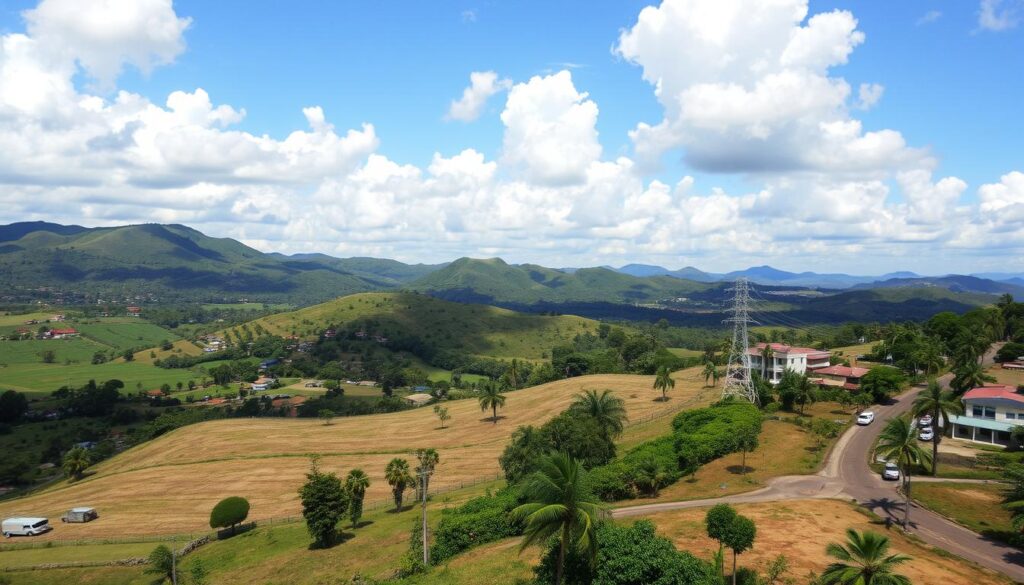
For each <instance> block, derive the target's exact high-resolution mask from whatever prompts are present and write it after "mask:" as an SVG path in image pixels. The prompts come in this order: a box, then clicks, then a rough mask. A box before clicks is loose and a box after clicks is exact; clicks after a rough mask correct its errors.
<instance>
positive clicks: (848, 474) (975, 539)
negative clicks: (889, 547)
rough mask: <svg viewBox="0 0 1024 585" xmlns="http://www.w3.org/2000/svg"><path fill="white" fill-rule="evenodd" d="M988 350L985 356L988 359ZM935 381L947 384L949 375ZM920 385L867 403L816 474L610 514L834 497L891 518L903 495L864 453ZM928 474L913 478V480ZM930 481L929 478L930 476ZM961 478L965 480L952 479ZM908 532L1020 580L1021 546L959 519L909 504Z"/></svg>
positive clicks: (897, 516)
mask: <svg viewBox="0 0 1024 585" xmlns="http://www.w3.org/2000/svg"><path fill="white" fill-rule="evenodd" d="M992 354H993V352H989V355H987V356H986V359H989V360H990V359H991V356H992ZM940 381H941V382H942V383H943V384H948V382H949V377H948V376H946V377H944V378H942V379H940ZM920 390H921V389H920V388H913V389H911V390H909V391H907V392H905V393H903V394H901V395H900V396H898V397H896V398H894V399H893V400H892V401H890V403H889V404H887V405H884V406H876V407H874V408H872V410H873V411H874V413H875V415H876V418H875V422H874V423H873V424H871V425H868V426H865V427H860V426H853V427H851V428H850V429H848V430H847V431H846V432H845V433H843V435H842V436H841V437H840V438H839V440H838V441H837V442H836V444H835V446H834V447H833V449H832V451H831V453H829V455H828V458H827V459H826V461H825V465H824V467H823V469H822V470H821V471H819V472H818V473H817V474H815V475H794V476H784V477H777V478H774V479H772V480H770V481H768V484H767V486H766V487H764V488H762V489H759V490H756V491H752V492H747V493H744V494H736V495H732V496H724V497H719V498H708V499H703V500H687V501H683V502H664V503H657V504H646V505H641V506H629V507H625V508H617V509H615V510H613V511H612V516H613V517H615V518H624V517H629V516H643V515H648V514H654V513H657V512H663V511H667V510H679V509H684V508H701V507H705V506H713V505H715V504H718V503H723V502H724V503H731V504H744V503H758V502H774V501H780V500H799V499H813V498H835V499H844V500H851V499H852V500H855V501H857V503H859V504H861V505H862V506H864V507H866V508H868V509H870V510H872V511H873V512H874V513H876V514H878V515H879V516H881V517H882V518H891V519H892V521H893V523H896V524H898V523H900V522H901V521H902V519H903V510H904V500H903V496H902V495H900V494H899V493H898V492H897V490H896V486H897V483H898V482H892V483H888V482H885V481H883V480H882V479H881V477H879V474H878V473H876V472H874V471H872V470H871V468H870V467H868V454H869V452H870V450H871V447H872V446H873V445H874V443H875V440H876V439H877V438H878V435H879V434H880V433H881V432H882V429H883V427H884V426H885V423H886V421H888V420H890V419H892V418H893V417H896V416H900V415H902V414H905V413H906V412H908V411H909V410H910V408H911V406H912V404H913V402H914V397H915V396H916V395H917V393H918V392H920ZM920 480H926V481H927V480H931V478H918V479H916V480H913V481H920ZM933 481H934V480H933ZM955 481H957V482H961V483H962V482H964V481H965V480H955ZM909 532H911V533H913V534H914V535H915V536H917V537H918V538H920V539H921V540H923V541H924V542H926V543H928V544H930V545H932V546H935V547H938V548H941V549H944V550H946V551H949V552H951V553H953V554H955V555H957V556H959V557H962V558H964V559H967V560H970V561H972V562H974V563H977V564H978V565H981V566H983V567H986V568H989V569H992V570H993V571H998V572H999V573H1002V574H1004V575H1006V576H1007V577H1009V578H1010V579H1013V580H1014V581H1017V582H1021V583H1024V551H1021V550H1019V549H1017V548H1014V547H1011V546H1008V545H1006V544H1003V543H1001V542H998V541H995V540H992V539H989V538H987V537H984V536H982V535H980V534H977V533H975V532H972V531H970V530H968V529H966V528H964V527H962V526H960V525H959V524H956V523H954V522H952V521H950V520H947V519H946V518H944V517H942V516H940V515H938V514H935V513H934V512H931V511H929V510H927V509H925V508H922V507H921V506H918V505H916V504H914V505H913V506H912V508H911V512H910V527H909Z"/></svg>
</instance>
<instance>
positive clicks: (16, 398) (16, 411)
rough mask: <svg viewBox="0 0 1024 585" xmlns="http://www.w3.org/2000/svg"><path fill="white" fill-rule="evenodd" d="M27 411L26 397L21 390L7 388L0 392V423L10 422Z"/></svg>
mask: <svg viewBox="0 0 1024 585" xmlns="http://www.w3.org/2000/svg"><path fill="white" fill-rule="evenodd" d="M26 412H28V398H26V397H25V395H24V394H22V393H21V392H15V391H14V390H7V391H6V392H4V393H3V394H0V423H12V422H14V421H16V420H18V419H19V418H21V417H22V415H24V414H25V413H26Z"/></svg>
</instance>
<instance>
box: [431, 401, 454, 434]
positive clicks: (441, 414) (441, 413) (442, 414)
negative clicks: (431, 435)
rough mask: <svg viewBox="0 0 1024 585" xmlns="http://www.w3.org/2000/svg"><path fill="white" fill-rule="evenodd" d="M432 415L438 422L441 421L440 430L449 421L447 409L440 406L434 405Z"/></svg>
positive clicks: (450, 416)
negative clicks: (434, 415) (435, 416)
mask: <svg viewBox="0 0 1024 585" xmlns="http://www.w3.org/2000/svg"><path fill="white" fill-rule="evenodd" d="M434 414H436V415H437V418H438V420H440V421H441V428H442V429H443V428H444V423H445V422H447V421H449V420H451V418H452V415H450V414H448V407H446V406H441V405H440V404H435V405H434Z"/></svg>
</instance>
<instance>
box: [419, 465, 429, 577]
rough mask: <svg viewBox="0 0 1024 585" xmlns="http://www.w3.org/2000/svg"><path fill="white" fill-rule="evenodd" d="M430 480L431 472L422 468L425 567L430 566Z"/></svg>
mask: <svg viewBox="0 0 1024 585" xmlns="http://www.w3.org/2000/svg"><path fill="white" fill-rule="evenodd" d="M429 478H430V470H429V469H427V468H422V469H420V470H419V479H420V497H421V498H422V502H423V508H422V510H423V514H422V515H423V537H422V542H423V566H424V567H429V566H430V545H429V543H428V538H427V480H428V479H429Z"/></svg>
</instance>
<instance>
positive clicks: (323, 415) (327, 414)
mask: <svg viewBox="0 0 1024 585" xmlns="http://www.w3.org/2000/svg"><path fill="white" fill-rule="evenodd" d="M316 415H317V416H318V417H320V420H322V421H324V425H329V424H331V421H332V420H334V411H333V410H331V409H329V408H321V409H320V411H319V412H317V414H316Z"/></svg>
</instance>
